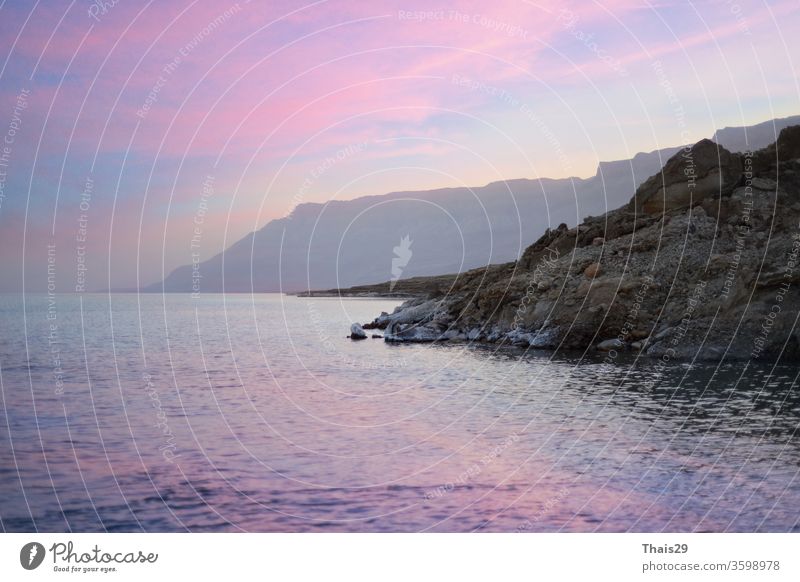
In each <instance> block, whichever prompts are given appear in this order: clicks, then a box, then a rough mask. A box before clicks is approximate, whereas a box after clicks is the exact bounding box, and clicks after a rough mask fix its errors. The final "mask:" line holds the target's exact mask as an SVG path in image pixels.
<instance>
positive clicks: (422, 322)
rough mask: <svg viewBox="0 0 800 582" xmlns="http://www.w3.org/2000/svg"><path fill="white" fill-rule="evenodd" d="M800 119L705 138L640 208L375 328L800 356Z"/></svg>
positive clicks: (677, 158) (595, 220) (593, 223)
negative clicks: (742, 137)
mask: <svg viewBox="0 0 800 582" xmlns="http://www.w3.org/2000/svg"><path fill="white" fill-rule="evenodd" d="M799 254H800V125H797V126H792V127H789V128H786V129H784V130H783V131H782V132H781V133H780V136H779V138H778V140H777V142H776V143H774V144H771V145H770V146H768V147H766V148H763V149H761V150H759V151H756V152H754V153H753V154H737V153H732V152H730V151H728V150H727V149H725V148H724V147H722V146H720V145H718V144H716V143H714V142H712V141H710V140H702V141H700V142H698V143H697V144H695V145H694V146H692V147H690V148H689V147H687V148H685V149H683V150H681V151H679V152H678V153H676V154H675V155H674V156H673V157H672V158H670V159H669V161H667V163H666V164H665V166H664V168H663V169H662V170H661V171H660V172H658V173H656V174H654V175H653V176H652V177H650V178H649V179H647V180H646V181H645V182H644V183H643V184H642V185H641V186H640V187H639V188H638V189H637V190H636V192H635V195H634V196H633V197H632V199H631V200H630V201H628V203H627V204H625V205H624V206H622V207H621V208H619V209H617V210H614V211H611V212H608V213H607V214H605V215H603V216H600V217H592V218H588V219H586V220H585V221H583V222H582V223H581V224H580V225H578V226H576V227H573V228H569V227H568V226H567V225H566V224H561V225H559V226H558V227H557V228H554V229H549V230H548V231H547V232H546V233H545V234H544V235H543V236H542V237H541V238H540V239H539V240H537V241H536V242H535V243H534V244H533V245H531V246H529V247H528V248H527V249H526V250H525V252H524V253H523V255H522V256H521V257H520V259H519V260H518V261H516V262H513V263H509V264H507V265H502V266H498V267H492V268H488V269H477V270H474V271H471V272H469V273H463V274H461V275H459V276H458V278H454V279H453V285H452V286H451V287H450V288H448V289H447V290H446V291H443V292H440V293H435V292H434V293H428V294H427V295H426V296H419V297H416V298H414V299H412V300H410V301H407V302H406V303H404V304H403V305H401V306H400V307H398V309H397V310H396V311H395V312H394V313H392V314H382V315H381V316H379V317H378V318H376V320H375V321H374V322H373V324H372V326H373V327H379V328H385V329H386V333H385V338H386V340H387V341H397V342H402V341H412V342H413V341H444V340H449V341H482V342H489V343H507V344H513V345H518V346H521V347H527V348H546V349H580V350H586V349H598V350H601V351H605V352H607V353H608V358H610V359H611V360H613V359H614V358H616V357H617V354H618V353H620V352H622V351H624V350H633V351H636V352H641V353H644V354H647V355H649V356H654V357H659V358H662V360H663V361H665V362H666V361H669V360H670V359H673V358H676V359H692V358H695V357H697V358H701V359H719V358H722V357H726V356H727V357H735V358H752V359H757V358H761V357H769V358H776V357H778V356H782V357H784V358H786V359H797V358H798V357H800V340H799V338H798V332H797V329H796V325H797V319H798V313H800V293H798V289H797V286H798V284H800V263H799V262H798V261H799V260H800V258H799V256H798V255H799Z"/></svg>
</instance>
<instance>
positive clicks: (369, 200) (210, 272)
mask: <svg viewBox="0 0 800 582" xmlns="http://www.w3.org/2000/svg"><path fill="white" fill-rule="evenodd" d="M791 119H797V118H789V120H775V121H774V122H767V123H766V124H764V123H762V124H759V125H756V126H752V127H750V128H726V129H723V130H720V131H719V132H717V137H718V139H720V140H721V143H722V145H724V146H726V147H729V149H731V150H732V151H743V150H744V149H757V148H758V147H764V146H765V145H767V144H769V143H771V142H773V141H774V134H775V132H776V131H779V130H780V128H781V127H785V126H786V125H789V124H790V122H789V121H790V120H791ZM744 136H746V137H747V140H746V142H745V140H744ZM743 143H745V145H747V146H748V147H745V148H742V147H741V145H742V144H743ZM679 149H680V148H679V147H672V148H665V149H662V150H656V151H653V152H649V153H639V154H636V155H635V156H634V157H633V158H632V159H630V160H619V161H613V162H601V163H600V164H599V166H598V169H597V173H596V174H595V175H594V176H592V177H591V178H587V179H582V178H563V179H549V178H542V179H534V180H531V179H517V180H507V181H503V182H493V183H491V184H488V185H486V186H483V187H478V188H442V189H438V190H428V191H421V192H394V193H390V194H385V195H381V196H367V197H363V198H357V199H355V200H348V201H330V202H327V203H324V204H322V203H306V204H300V205H299V206H297V207H296V208H295V210H294V211H293V212H292V213H291V214H290V215H289V216H286V217H284V218H281V219H278V220H273V221H271V222H269V223H268V224H266V225H265V226H264V227H263V228H261V229H260V230H258V231H256V232H253V233H250V234H249V235H247V236H246V237H244V238H242V239H241V240H239V241H238V242H236V243H235V244H233V245H232V246H231V247H229V248H228V249H226V250H225V251H223V252H222V253H219V254H218V255H216V256H214V257H212V258H211V259H209V260H207V261H204V262H202V263H200V264H199V265H196V266H192V265H186V266H183V267H179V268H178V269H176V270H174V271H173V272H172V273H171V274H170V275H169V276H168V277H167V278H166V279H165V280H164V281H162V282H159V283H156V284H153V285H150V286H148V287H146V288H144V289H142V291H146V292H162V291H165V292H191V291H192V290H193V285H194V286H195V289H194V290H199V291H200V292H222V291H226V292H249V291H256V292H275V291H289V292H297V291H304V290H312V289H327V288H333V287H336V288H342V287H350V286H355V285H362V284H369V283H376V282H380V281H386V280H387V279H391V278H395V279H397V278H399V277H402V278H403V279H405V278H408V277H415V276H426V275H438V274H443V273H453V272H462V271H466V270H469V269H473V268H476V267H480V266H483V265H487V264H495V263H503V262H507V261H513V260H515V259H517V258H518V257H519V256H520V254H521V253H522V251H523V250H524V249H525V248H526V247H527V246H528V245H529V244H531V242H533V241H534V240H536V239H537V238H538V237H539V236H540V235H541V233H542V232H544V231H545V230H546V229H547V228H553V227H555V226H556V225H558V224H561V223H565V224H567V225H574V224H577V223H579V222H580V221H581V220H582V219H583V218H584V217H586V216H591V215H601V214H605V213H606V212H608V211H609V210H611V209H613V208H616V207H618V206H620V205H622V204H624V203H625V202H627V201H628V200H629V199H630V198H631V196H632V195H633V193H634V191H635V190H636V188H637V187H638V186H639V185H640V184H641V183H642V182H643V181H644V180H645V179H647V178H648V177H650V176H651V175H653V174H655V173H656V172H658V170H659V169H660V168H661V167H662V165H663V164H664V162H665V161H666V160H667V159H668V158H669V157H670V156H672V155H673V154H674V153H675V152H676V151H678V150H679ZM405 237H407V240H408V242H407V243H406V246H405V247H403V249H404V250H403V251H402V252H403V254H404V256H403V257H398V256H397V255H396V252H397V251H396V250H395V249H397V248H399V247H398V245H400V243H401V241H403V239H404V238H405Z"/></svg>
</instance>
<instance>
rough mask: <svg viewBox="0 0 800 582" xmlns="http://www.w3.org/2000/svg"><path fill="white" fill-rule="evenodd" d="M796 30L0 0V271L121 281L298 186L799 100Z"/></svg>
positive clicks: (274, 203)
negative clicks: (0, 140)
mask: <svg viewBox="0 0 800 582" xmlns="http://www.w3.org/2000/svg"><path fill="white" fill-rule="evenodd" d="M798 31H800V3H798V2H797V0H778V1H774V2H764V1H752V2H751V1H747V0H735V1H734V0H730V1H729V0H719V1H707V2H706V1H704V2H687V1H675V2H673V1H670V0H663V1H661V0H656V1H652V2H649V1H638V0H609V1H603V2H588V1H581V2H561V1H559V2H556V1H550V0H545V1H542V2H528V1H524V0H493V1H492V2H485V1H483V2H472V1H456V2H442V3H435V2H430V1H427V2H422V1H419V2H414V1H403V2H385V1H382V0H373V1H370V2H363V1H362V2H351V1H318V2H311V3H305V2H302V1H293V2H290V1H281V0H279V1H269V2H256V1H252V2H247V1H245V0H240V1H239V2H231V3H228V2H226V0H217V1H215V2H204V1H200V0H194V1H191V0H175V1H173V2H169V3H164V2H154V1H151V2H143V1H137V2H134V1H130V0H105V1H103V0H96V1H95V0H73V1H71V2H67V1H63V2H61V1H47V2H45V1H36V2H34V1H32V0H29V1H21V0H5V1H3V0H0V133H2V134H3V135H2V137H0V139H2V140H3V141H2V143H0V188H2V189H0V272H2V273H3V276H2V277H0V292H14V291H20V290H23V289H24V290H26V291H31V292H34V291H36V292H39V291H46V290H47V288H48V285H49V286H50V287H51V288H55V290H56V291H57V292H75V291H82V292H88V291H93V290H98V289H106V288H118V289H119V288H135V287H138V286H139V285H147V284H150V283H153V282H156V281H158V280H160V279H161V278H163V275H164V274H166V273H169V272H170V271H171V270H172V269H174V268H175V267H177V266H179V265H182V264H186V263H189V262H190V261H191V258H192V254H191V253H193V252H196V253H198V256H199V257H200V259H201V260H204V259H206V258H209V257H211V256H213V255H215V254H217V253H218V252H220V251H221V250H222V249H224V248H226V247H228V246H230V245H231V244H233V243H234V242H236V241H237V240H238V239H240V238H241V237H242V236H244V235H246V234H247V233H249V232H251V231H253V230H256V229H258V228H260V227H262V226H263V225H264V224H266V223H267V222H269V221H270V220H273V219H276V218H280V217H282V216H285V215H286V214H287V213H289V212H290V211H291V210H292V208H293V207H294V206H296V205H297V204H302V203H307V202H326V201H328V200H331V199H351V198H356V197H359V196H364V195H372V194H382V193H386V192H393V191H405V190H425V189H432V188H439V187H447V186H464V185H466V186H481V185H484V184H486V183H489V182H493V181H498V180H503V179H513V178H537V177H552V178H559V177H566V176H581V177H587V176H591V175H594V173H595V171H596V166H597V163H598V161H601V160H614V159H625V158H630V157H632V156H633V155H634V154H635V153H637V152H639V151H651V150H654V149H657V148H660V147H666V146H673V145H680V144H686V143H693V142H695V141H698V140H699V139H702V138H703V137H710V136H711V135H712V134H713V132H714V130H715V129H718V128H722V127H726V126H740V125H748V124H753V123H757V122H761V121H765V120H768V119H772V118H776V117H786V116H789V115H795V114H798V113H800V87H799V86H798V80H797V75H796V70H797V63H796V61H797V59H798V56H800V38H798V37H800V35H798V34H797V32H798ZM192 242H194V243H196V244H195V245H192ZM48 269H49V271H48Z"/></svg>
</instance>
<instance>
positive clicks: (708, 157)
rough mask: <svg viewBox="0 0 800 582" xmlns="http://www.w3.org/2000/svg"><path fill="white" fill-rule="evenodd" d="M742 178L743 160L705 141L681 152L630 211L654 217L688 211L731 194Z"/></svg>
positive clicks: (643, 187) (649, 181)
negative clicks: (681, 210)
mask: <svg viewBox="0 0 800 582" xmlns="http://www.w3.org/2000/svg"><path fill="white" fill-rule="evenodd" d="M741 176H742V160H741V157H740V156H739V155H738V154H732V153H731V152H729V151H728V150H726V149H725V148H723V147H722V146H720V145H717V144H716V143H714V142H713V141H711V140H709V139H704V140H702V141H699V142H697V143H696V144H695V145H694V146H692V147H691V148H683V149H681V150H680V151H679V152H678V153H677V154H675V155H674V156H672V157H671V158H670V159H669V160H668V161H667V163H666V164H665V165H664V168H663V169H662V170H661V172H659V173H658V174H655V175H654V176H651V177H650V178H648V179H647V180H646V181H645V182H644V183H643V184H642V185H640V186H639V188H637V190H636V194H634V196H633V200H631V202H630V203H629V205H628V208H629V209H630V210H632V211H634V212H636V213H637V214H650V215H654V214H661V213H662V212H665V211H670V210H676V209H681V208H688V207H690V206H693V205H695V204H700V203H701V202H702V201H703V200H704V199H705V198H710V197H719V196H727V195H729V194H730V193H731V192H733V189H734V188H735V187H736V186H737V184H738V183H739V180H740V178H741Z"/></svg>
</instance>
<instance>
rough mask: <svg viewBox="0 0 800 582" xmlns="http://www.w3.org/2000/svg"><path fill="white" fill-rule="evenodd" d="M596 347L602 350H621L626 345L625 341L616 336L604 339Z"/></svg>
mask: <svg viewBox="0 0 800 582" xmlns="http://www.w3.org/2000/svg"><path fill="white" fill-rule="evenodd" d="M596 347H597V349H598V350H599V351H601V352H610V351H611V350H621V349H622V348H624V347H625V343H624V342H623V341H622V340H621V339H619V338H614V339H608V340H605V341H602V342H600V343H599V344H597V346H596Z"/></svg>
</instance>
